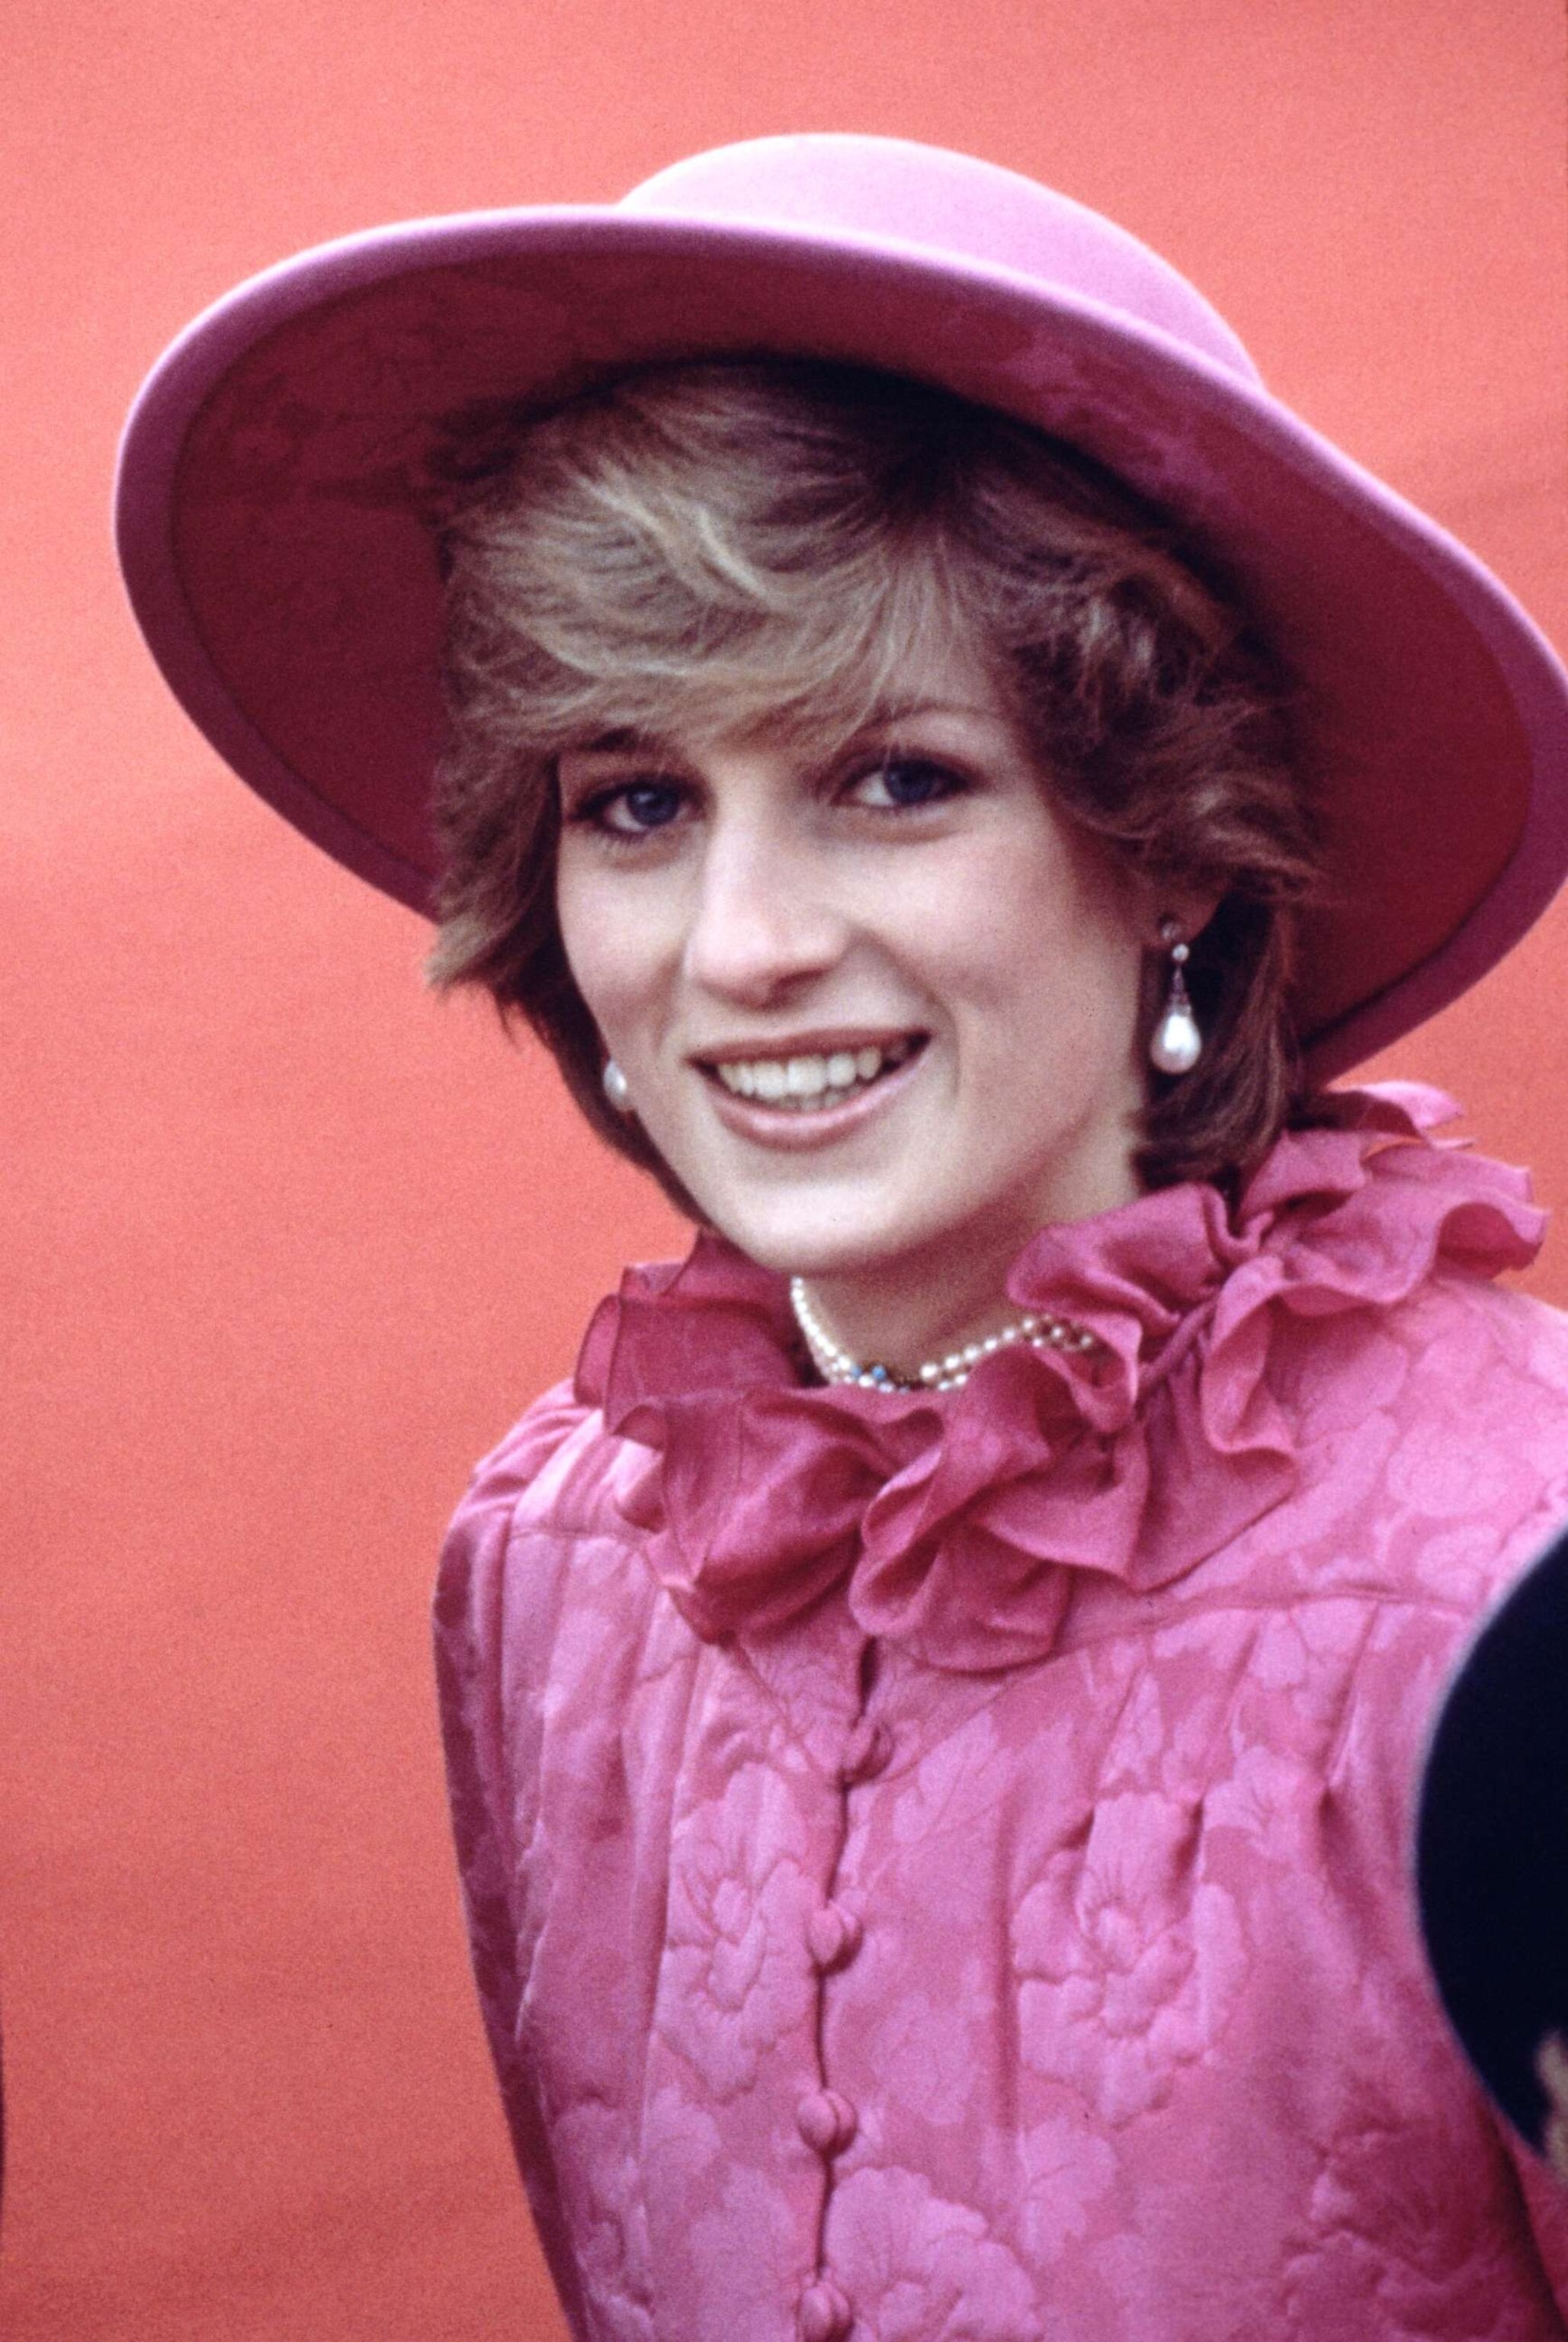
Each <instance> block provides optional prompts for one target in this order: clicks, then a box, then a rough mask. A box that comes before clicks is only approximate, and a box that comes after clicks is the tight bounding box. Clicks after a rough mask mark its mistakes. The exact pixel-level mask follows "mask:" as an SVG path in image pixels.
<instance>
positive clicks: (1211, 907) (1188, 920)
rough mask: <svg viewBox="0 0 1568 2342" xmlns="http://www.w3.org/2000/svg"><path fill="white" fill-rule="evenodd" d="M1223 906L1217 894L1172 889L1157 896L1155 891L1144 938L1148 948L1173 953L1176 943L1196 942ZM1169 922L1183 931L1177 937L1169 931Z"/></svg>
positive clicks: (1151, 900) (1149, 903) (1152, 895)
mask: <svg viewBox="0 0 1568 2342" xmlns="http://www.w3.org/2000/svg"><path fill="white" fill-rule="evenodd" d="M1219 906H1220V898H1219V896H1217V895H1190V894H1184V893H1182V894H1178V893H1173V892H1172V891H1171V890H1170V889H1168V888H1167V889H1165V890H1164V892H1163V893H1160V894H1157V895H1156V894H1154V893H1153V892H1151V893H1150V895H1149V897H1148V914H1147V925H1146V927H1145V930H1144V947H1145V949H1146V950H1149V951H1152V952H1164V951H1169V949H1170V947H1171V946H1172V944H1173V943H1183V944H1193V943H1196V941H1197V939H1198V937H1199V936H1201V935H1202V934H1203V929H1204V928H1205V927H1206V926H1208V924H1209V921H1210V920H1211V919H1212V918H1213V916H1214V913H1215V912H1216V911H1217V910H1218V909H1219ZM1167 921H1170V922H1172V923H1174V926H1176V928H1177V929H1178V930H1179V932H1178V933H1177V934H1176V935H1174V936H1172V935H1169V934H1167V933H1166V932H1165V927H1166V922H1167Z"/></svg>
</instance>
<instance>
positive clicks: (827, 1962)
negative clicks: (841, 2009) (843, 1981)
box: [805, 1902, 864, 1976]
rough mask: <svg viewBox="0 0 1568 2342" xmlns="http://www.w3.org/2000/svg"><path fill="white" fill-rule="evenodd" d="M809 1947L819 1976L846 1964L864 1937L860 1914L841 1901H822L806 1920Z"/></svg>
mask: <svg viewBox="0 0 1568 2342" xmlns="http://www.w3.org/2000/svg"><path fill="white" fill-rule="evenodd" d="M805 1936H806V1948H807V1950H808V1951H809V1952H810V1954H811V1957H812V1965H813V1967H814V1968H815V1969H816V1970H817V1973H818V1974H819V1975H820V1976H831V1975H832V1973H833V1972H834V1969H835V1968H843V1967H848V1966H849V1963H850V1962H851V1960H853V1959H854V1957H855V1954H856V1953H857V1952H858V1951H859V1949H860V1947H861V1943H862V1940H863V1938H864V1928H863V1927H862V1926H861V1923H860V1919H859V1917H858V1915H857V1914H856V1913H855V1912H854V1911H851V1910H849V1909H848V1908H847V1907H846V1906H845V1905H844V1904H843V1903H838V1902H827V1903H824V1904H823V1906H822V1907H821V1908H820V1909H819V1910H816V1911H814V1912H813V1913H812V1915H811V1917H810V1918H809V1919H808V1920H807V1922H806V1931H805Z"/></svg>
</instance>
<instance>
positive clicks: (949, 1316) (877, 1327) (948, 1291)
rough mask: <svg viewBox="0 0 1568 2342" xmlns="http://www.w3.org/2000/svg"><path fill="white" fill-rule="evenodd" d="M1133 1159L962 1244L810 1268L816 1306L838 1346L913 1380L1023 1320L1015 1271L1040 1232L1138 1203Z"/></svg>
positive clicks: (978, 1230) (1033, 1203) (1021, 1203)
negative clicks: (1013, 1291) (1010, 1288)
mask: <svg viewBox="0 0 1568 2342" xmlns="http://www.w3.org/2000/svg"><path fill="white" fill-rule="evenodd" d="M1130 1156H1131V1150H1130V1148H1129V1149H1127V1150H1125V1151H1124V1152H1123V1153H1121V1154H1120V1156H1117V1157H1116V1158H1115V1159H1114V1160H1111V1161H1108V1162H1107V1163H1105V1164H1104V1165H1098V1166H1094V1168H1095V1172H1096V1174H1097V1176H1094V1177H1091V1178H1086V1179H1084V1181H1083V1182H1082V1183H1081V1184H1080V1185H1079V1186H1077V1187H1076V1188H1075V1189H1074V1191H1073V1193H1072V1194H1071V1195H1064V1193H1062V1192H1061V1191H1060V1190H1058V1191H1057V1192H1056V1193H1055V1194H1054V1195H1053V1196H1050V1197H1049V1198H1042V1197H1040V1196H1031V1197H1029V1198H1027V1199H1024V1200H1019V1199H1014V1206H1013V1208H1011V1209H1008V1210H1004V1211H1002V1212H999V1213H998V1214H997V1215H996V1216H995V1219H994V1222H993V1223H992V1225H990V1226H974V1225H971V1226H968V1227H966V1228H965V1230H964V1240H963V1242H962V1244H954V1242H953V1240H952V1238H951V1236H944V1238H942V1239H940V1240H938V1241H937V1242H934V1243H933V1244H930V1245H928V1246H915V1247H913V1248H912V1249H910V1250H908V1251H905V1252H901V1253H899V1254H897V1255H895V1256H892V1257H890V1258H886V1259H883V1260H878V1261H874V1262H872V1263H869V1264H865V1265H858V1266H855V1267H854V1268H853V1269H842V1270H840V1269H832V1268H826V1269H823V1270H821V1271H817V1270H809V1271H807V1272H806V1274H805V1276H804V1284H805V1288H806V1294H807V1297H808V1300H809V1303H810V1306H811V1308H812V1309H813V1311H814V1314H815V1316H816V1317H817V1319H818V1320H819V1321H820V1323H821V1324H822V1326H824V1330H825V1332H826V1333H827V1334H828V1335H829V1336H831V1338H832V1339H833V1340H834V1342H835V1343H837V1345H838V1346H839V1347H840V1348H841V1349H843V1350H845V1351H847V1352H849V1354H850V1355H851V1356H854V1357H855V1358H857V1359H859V1360H860V1361H862V1363H863V1364H866V1365H870V1364H872V1363H874V1362H875V1363H877V1364H880V1365H882V1366H886V1367H888V1368H889V1369H890V1370H891V1371H892V1372H893V1373H894V1374H895V1375H897V1376H899V1377H900V1378H901V1379H903V1380H906V1381H907V1380H913V1379H914V1377H915V1376H918V1374H919V1372H920V1369H921V1367H922V1366H927V1365H929V1364H931V1363H932V1362H933V1361H936V1360H940V1359H943V1358H944V1357H950V1356H952V1355H953V1354H954V1352H955V1351H961V1350H963V1349H964V1347H965V1346H967V1345H969V1344H970V1343H973V1342H981V1341H984V1339H985V1338H986V1336H988V1335H992V1334H997V1333H1000V1332H1001V1331H1002V1330H1003V1329H1004V1327H1005V1326H1008V1325H1010V1324H1012V1323H1013V1322H1014V1320H1016V1318H1017V1316H1018V1315H1019V1305H1018V1304H1017V1303H1016V1302H1014V1301H1012V1300H1010V1299H1009V1297H1008V1293H1007V1275H1008V1271H1009V1270H1010V1269H1011V1267H1012V1266H1013V1263H1014V1260H1015V1259H1016V1258H1017V1256H1018V1255H1019V1253H1020V1252H1021V1251H1022V1250H1023V1248H1024V1246H1025V1245H1026V1244H1027V1243H1028V1242H1029V1240H1030V1238H1031V1237H1032V1236H1035V1235H1037V1234H1038V1232H1039V1231H1040V1229H1041V1228H1043V1227H1046V1226H1051V1225H1053V1224H1057V1223H1060V1222H1063V1221H1071V1220H1079V1219H1089V1218H1093V1217H1094V1216H1097V1215H1098V1214H1099V1213H1101V1212H1105V1211H1112V1210H1114V1209H1115V1208H1116V1207H1117V1206H1119V1205H1122V1204H1127V1203H1131V1202H1132V1201H1133V1199H1134V1196H1137V1195H1138V1193H1139V1186H1138V1181H1137V1178H1136V1176H1134V1171H1133V1168H1132V1164H1131V1159H1130ZM1043 1202H1044V1204H1045V1205H1046V1208H1044V1209H1042V1208H1041V1206H1042V1203H1043ZM1064 1205H1066V1206H1068V1208H1065V1209H1064V1208H1062V1206H1064ZM1051 1206H1055V1208H1054V1209H1053V1208H1051Z"/></svg>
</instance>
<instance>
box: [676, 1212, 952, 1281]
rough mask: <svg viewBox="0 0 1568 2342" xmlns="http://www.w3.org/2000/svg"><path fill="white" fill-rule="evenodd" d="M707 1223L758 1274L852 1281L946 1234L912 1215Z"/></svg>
mask: <svg viewBox="0 0 1568 2342" xmlns="http://www.w3.org/2000/svg"><path fill="white" fill-rule="evenodd" d="M708 1216H709V1218H710V1219H711V1221H712V1223H713V1225H714V1227H716V1228H717V1229H718V1231H719V1233H720V1235H721V1236H727V1237H728V1239H729V1241H730V1243H731V1244H733V1245H734V1246H736V1247H737V1248H738V1249H739V1250H740V1251H741V1252H744V1254H745V1255H746V1256H747V1258H748V1259H750V1260H754V1261H755V1262H756V1264H757V1266H758V1267H759V1268H770V1269H773V1270H774V1271H776V1272H777V1273H778V1274H779V1275H781V1276H806V1277H813V1276H815V1277H826V1276H855V1275H858V1274H864V1273H866V1272H872V1271H875V1270H876V1269H879V1268H882V1267H884V1266H887V1265H889V1264H890V1263H892V1262H894V1261H896V1260H898V1259H900V1258H901V1257H902V1256H904V1255H905V1254H907V1253H910V1252H912V1251H916V1250H918V1249H920V1248H922V1247H923V1246H928V1245H930V1244H932V1243H933V1242H936V1243H940V1242H941V1240H942V1233H943V1232H942V1231H941V1230H940V1229H938V1228H934V1227H932V1226H930V1225H929V1224H923V1223H922V1222H921V1221H920V1219H919V1218H918V1217H917V1216H916V1215H915V1214H914V1213H913V1212H890V1211H888V1210H885V1209H884V1210H881V1211H876V1210H866V1209H864V1207H863V1208H862V1209H861V1210H858V1211H856V1210H854V1209H852V1208H849V1207H846V1206H839V1207H834V1206H831V1205H827V1204H825V1203H824V1204H820V1205H814V1206H812V1208H811V1209H810V1210H801V1209H795V1210H790V1209H787V1208H786V1209H765V1208H762V1209H758V1208H751V1209H747V1208H741V1209H734V1210H724V1209H723V1208H717V1209H715V1208H712V1207H710V1210H709V1215H708Z"/></svg>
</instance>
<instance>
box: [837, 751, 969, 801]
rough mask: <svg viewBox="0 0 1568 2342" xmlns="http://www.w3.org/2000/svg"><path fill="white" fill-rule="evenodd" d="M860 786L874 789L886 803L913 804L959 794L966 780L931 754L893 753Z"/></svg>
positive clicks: (941, 799)
mask: <svg viewBox="0 0 1568 2342" xmlns="http://www.w3.org/2000/svg"><path fill="white" fill-rule="evenodd" d="M860 786H861V787H862V788H863V789H870V790H873V791H874V792H875V793H876V795H877V796H880V797H881V799H882V801H883V802H884V804H886V805H889V806H911V807H913V806H928V805H938V804H940V803H941V802H942V801H943V799H944V798H946V797H951V796H956V795H957V794H958V792H959V790H960V789H962V787H963V786H964V784H963V781H962V780H961V779H960V777H959V776H958V775H957V774H956V773H954V772H952V771H950V770H949V768H948V767H947V766H945V765H938V764H934V763H933V762H932V760H931V759H930V758H929V757H927V756H890V757H889V758H888V760H887V762H886V763H885V764H884V765H878V766H876V768H875V770H874V772H870V773H867V774H866V776H865V777H864V780H863V781H862V783H861V784H860Z"/></svg>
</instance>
